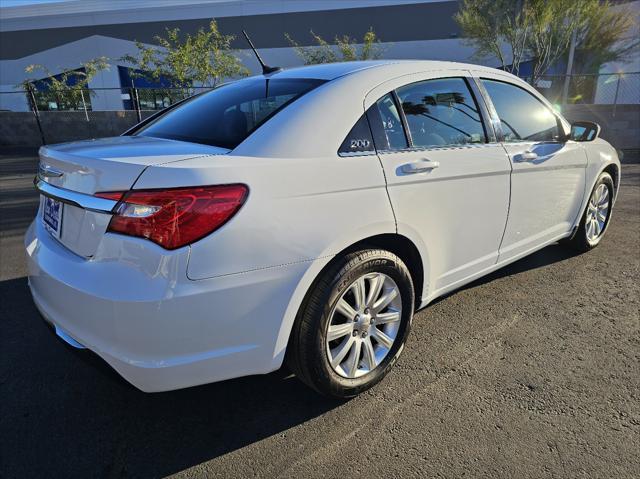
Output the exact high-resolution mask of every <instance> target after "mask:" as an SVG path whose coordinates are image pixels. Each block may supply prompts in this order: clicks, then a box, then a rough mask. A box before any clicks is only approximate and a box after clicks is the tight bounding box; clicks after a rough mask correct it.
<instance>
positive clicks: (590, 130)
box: [569, 121, 600, 141]
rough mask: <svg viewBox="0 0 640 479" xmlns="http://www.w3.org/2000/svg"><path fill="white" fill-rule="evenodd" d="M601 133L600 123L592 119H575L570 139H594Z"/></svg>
mask: <svg viewBox="0 0 640 479" xmlns="http://www.w3.org/2000/svg"><path fill="white" fill-rule="evenodd" d="M599 135H600V125H598V124H597V123H594V122H592V121H574V122H573V123H572V124H571V133H570V134H569V139H570V140H573V141H593V140H595V139H596V138H598V136H599Z"/></svg>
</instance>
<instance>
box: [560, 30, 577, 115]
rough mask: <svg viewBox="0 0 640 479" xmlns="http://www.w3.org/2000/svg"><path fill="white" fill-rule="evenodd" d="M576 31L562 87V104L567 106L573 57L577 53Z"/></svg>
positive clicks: (572, 39) (572, 36)
mask: <svg viewBox="0 0 640 479" xmlns="http://www.w3.org/2000/svg"><path fill="white" fill-rule="evenodd" d="M576 36H577V35H576V31H575V30H574V31H573V33H572V34H571V44H570V45H569V59H568V60H567V74H566V75H565V77H564V85H563V87H562V104H563V105H566V104H567V98H568V97H569V82H570V81H571V73H572V72H573V56H574V54H575V52H576Z"/></svg>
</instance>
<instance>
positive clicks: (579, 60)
mask: <svg viewBox="0 0 640 479" xmlns="http://www.w3.org/2000/svg"><path fill="white" fill-rule="evenodd" d="M584 16H585V19H584V22H583V23H582V24H581V26H580V28H578V30H577V33H576V50H575V58H574V65H575V66H574V70H575V71H579V72H582V73H598V72H599V71H600V67H601V66H602V65H603V64H605V63H609V62H625V61H626V60H627V59H628V58H629V53H630V52H631V51H633V50H636V49H637V48H638V47H639V46H640V39H639V38H637V37H636V36H634V35H633V31H634V29H635V27H636V21H635V15H634V14H633V13H632V12H631V11H630V10H629V8H628V7H627V6H624V5H617V6H616V7H615V9H614V8H612V5H611V3H610V2H609V1H598V0H589V1H588V8H587V9H586V11H585V13H584Z"/></svg>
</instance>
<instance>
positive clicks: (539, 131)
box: [482, 79, 558, 142]
mask: <svg viewBox="0 0 640 479" xmlns="http://www.w3.org/2000/svg"><path fill="white" fill-rule="evenodd" d="M482 83H483V84H484V87H485V89H486V90H487V93H489V96H490V97H491V101H492V102H493V105H494V106H495V109H496V112H497V113H498V117H500V125H501V127H502V133H503V134H504V141H505V142H518V141H553V140H556V139H557V138H558V120H557V118H556V116H555V115H554V114H553V113H552V112H551V110H550V109H549V108H547V107H546V106H545V105H544V103H542V102H541V101H540V100H538V99H537V98H536V97H534V96H533V95H532V94H531V93H529V92H528V91H526V90H524V89H522V88H520V87H517V86H515V85H511V84H509V83H505V82H501V81H497V80H487V79H483V80H482Z"/></svg>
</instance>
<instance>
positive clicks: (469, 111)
mask: <svg viewBox="0 0 640 479" xmlns="http://www.w3.org/2000/svg"><path fill="white" fill-rule="evenodd" d="M397 93H398V97H399V98H400V103H401V105H402V110H403V112H404V114H405V117H406V119H407V126H408V128H409V132H410V134H411V140H412V142H413V146H415V147H423V148H424V147H437V146H449V145H466V144H470V143H484V142H485V141H486V137H485V132H484V127H483V125H482V118H481V116H480V111H479V109H478V106H477V105H476V102H475V100H474V98H473V96H472V94H471V91H470V90H469V87H468V85H467V82H466V81H465V80H464V79H463V78H444V79H437V80H427V81H422V82H418V83H412V84H410V85H406V86H404V87H402V88H399V89H398V90H397Z"/></svg>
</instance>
